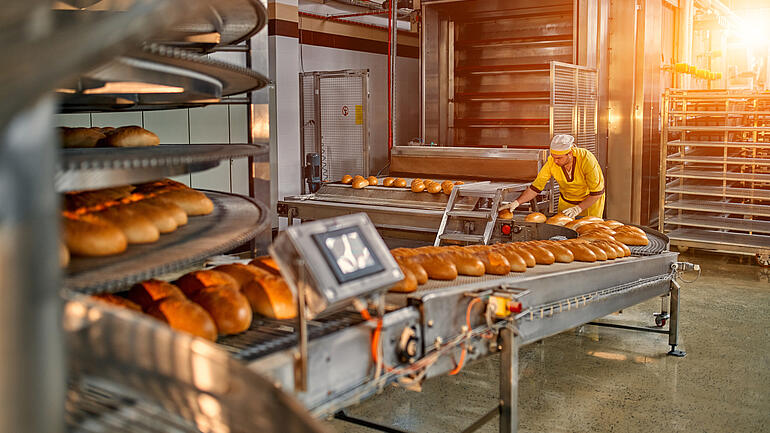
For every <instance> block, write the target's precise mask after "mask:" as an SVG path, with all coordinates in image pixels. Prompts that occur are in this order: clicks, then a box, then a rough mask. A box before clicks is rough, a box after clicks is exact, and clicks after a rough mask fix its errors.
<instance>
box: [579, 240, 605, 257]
mask: <svg viewBox="0 0 770 433" xmlns="http://www.w3.org/2000/svg"><path fill="white" fill-rule="evenodd" d="M583 246H585V247H586V248H588V249H589V250H591V251H592V252H593V253H594V254H595V255H596V260H599V261H602V262H603V261H605V260H607V253H605V252H604V250H603V249H602V248H599V247H598V246H596V245H593V244H591V243H585V244H583Z"/></svg>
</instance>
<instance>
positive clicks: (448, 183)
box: [441, 180, 454, 188]
mask: <svg viewBox="0 0 770 433" xmlns="http://www.w3.org/2000/svg"><path fill="white" fill-rule="evenodd" d="M449 185H452V186H454V184H453V183H452V181H451V180H445V181H443V182H441V188H444V187H447V186H449Z"/></svg>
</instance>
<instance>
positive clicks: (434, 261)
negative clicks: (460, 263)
mask: <svg viewBox="0 0 770 433" xmlns="http://www.w3.org/2000/svg"><path fill="white" fill-rule="evenodd" d="M413 257H415V259H416V260H417V261H418V263H419V264H420V265H422V267H423V268H424V269H425V272H427V273H428V278H430V279H431V280H454V279H455V278H457V267H456V266H455V265H454V263H452V262H450V261H449V260H447V259H442V258H439V257H435V256H431V255H427V254H421V255H418V256H413Z"/></svg>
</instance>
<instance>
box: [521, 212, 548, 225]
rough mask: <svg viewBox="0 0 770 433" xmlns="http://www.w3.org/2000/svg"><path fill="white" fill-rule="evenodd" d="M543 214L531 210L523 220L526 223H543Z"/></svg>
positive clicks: (544, 218) (544, 219)
mask: <svg viewBox="0 0 770 433" xmlns="http://www.w3.org/2000/svg"><path fill="white" fill-rule="evenodd" d="M546 219H547V218H546V217H545V215H543V214H542V213H540V212H532V213H531V214H529V215H527V216H526V218H524V221H526V222H528V223H544V222H545V221H546Z"/></svg>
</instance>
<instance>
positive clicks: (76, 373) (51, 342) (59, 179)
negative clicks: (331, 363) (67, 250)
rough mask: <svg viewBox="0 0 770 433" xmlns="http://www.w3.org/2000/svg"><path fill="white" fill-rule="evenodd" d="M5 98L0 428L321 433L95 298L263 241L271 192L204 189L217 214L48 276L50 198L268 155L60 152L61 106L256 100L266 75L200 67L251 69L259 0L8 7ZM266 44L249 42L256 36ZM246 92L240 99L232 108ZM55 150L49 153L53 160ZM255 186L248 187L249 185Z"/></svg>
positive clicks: (194, 349) (281, 404) (125, 107)
mask: <svg viewBox="0 0 770 433" xmlns="http://www.w3.org/2000/svg"><path fill="white" fill-rule="evenodd" d="M0 22H2V24H3V26H2V28H3V30H2V32H0V40H2V41H3V42H4V43H5V45H6V46H7V47H8V49H7V50H6V52H5V55H4V59H3V62H2V65H3V68H2V71H3V72H2V73H0V75H2V80H0V82H2V84H0V94H2V95H3V96H4V98H6V99H7V103H5V104H3V107H2V109H0V178H2V181H1V182H0V198H1V199H2V201H3V203H4V206H2V209H0V274H2V275H3V281H4V285H5V288H6V290H7V292H6V298H7V302H5V303H4V304H3V307H2V308H3V311H2V313H3V314H2V319H1V320H2V326H3V329H4V331H3V332H2V335H1V336H0V345H2V347H3V352H4V353H6V354H9V355H8V357H7V358H6V359H5V361H4V365H3V367H2V369H0V377H1V378H2V379H0V403H1V404H0V430H2V431H35V432H59V431H64V430H66V431H73V432H75V431H76V432H107V431H109V432H113V431H120V432H139V431H158V432H160V431H164V432H167V431H178V432H188V431H189V432H199V431H224V430H227V431H232V432H237V431H290V432H305V431H317V428H318V427H317V423H316V422H315V421H314V420H312V419H311V418H310V417H309V416H307V415H306V412H305V411H304V410H303V409H302V408H301V406H299V404H298V403H297V402H296V401H295V400H294V399H292V398H291V397H288V396H287V395H286V394H284V393H282V392H281V391H280V390H278V389H277V388H275V387H274V386H273V385H272V384H270V383H268V382H267V381H265V380H264V379H262V378H261V376H258V375H256V374H255V373H253V372H251V371H248V370H247V369H246V368H245V367H244V366H242V365H241V364H240V363H239V362H238V361H236V360H235V359H232V358H231V357H228V356H227V355H226V352H223V351H221V350H217V349H216V348H215V346H213V345H210V344H206V343H203V342H202V341H198V340H196V339H194V338H192V337H190V336H187V335H184V334H180V333H177V332H174V331H172V330H171V329H170V328H167V327H165V326H161V325H159V324H157V323H154V321H152V320H147V319H144V318H137V317H134V316H132V315H131V314H126V312H121V311H115V310H114V309H111V308H106V307H105V306H104V305H101V304H99V303H94V302H92V301H90V300H89V298H88V297H86V296H83V294H87V293H93V292H104V291H107V292H109V291H116V290H119V289H120V288H125V287H126V285H129V284H132V283H133V282H136V281H140V280H143V279H146V278H151V277H153V276H157V275H160V274H164V273H168V272H172V271H177V270H181V269H184V268H186V267H190V266H195V265H197V264H199V263H201V262H202V261H203V260H204V259H205V258H207V257H210V256H211V255H214V254H218V253H222V252H226V251H229V250H231V249H233V248H234V247H236V246H239V245H242V244H244V243H245V242H248V241H249V240H251V239H253V238H254V237H255V236H257V235H260V234H262V233H264V232H266V231H268V232H269V230H268V229H269V222H268V210H267V208H266V207H265V205H264V204H263V202H264V201H267V200H268V198H267V197H265V196H261V195H260V194H259V191H261V189H260V188H259V187H258V186H256V185H250V191H253V192H254V193H253V194H252V197H246V196H239V195H235V194H229V193H221V192H216V191H204V193H205V194H206V195H207V196H208V197H209V198H210V199H211V200H212V202H213V203H214V211H213V212H212V213H211V214H209V215H207V216H203V217H194V218H191V219H190V222H189V223H188V224H187V225H185V226H184V227H181V228H180V229H178V230H177V231H175V232H174V233H172V234H168V235H164V236H163V237H162V238H161V240H159V241H158V242H156V243H153V244H149V245H141V246H136V245H132V246H129V248H128V250H127V251H126V252H124V253H122V254H120V255H117V256H112V257H104V258H93V259H91V258H73V260H72V262H71V263H70V266H69V267H68V268H67V269H65V270H60V269H59V266H58V264H57V262H58V260H57V258H56V256H57V254H56V251H57V244H58V241H57V239H58V238H59V233H58V231H59V230H58V224H57V221H58V215H59V212H60V210H59V203H58V201H59V200H58V198H57V193H63V192H67V191H75V190H81V189H98V188H105V187H111V186H117V185H125V184H130V183H139V182H147V181H152V180H157V179H162V178H164V177H167V176H173V175H178V174H182V173H191V172H196V171H202V170H206V169H209V168H212V167H215V166H217V165H218V164H219V162H220V161H222V160H227V159H230V158H249V161H250V162H264V161H267V157H268V148H267V145H266V144H265V143H253V142H251V140H252V136H251V134H249V136H248V137H249V142H248V143H244V144H238V145H160V146H153V147H149V148H115V149H107V148H89V149H62V150H60V151H58V152H57V151H56V149H57V148H58V146H59V145H58V138H57V137H56V136H55V134H54V133H53V132H54V127H53V124H54V114H55V113H56V112H66V113H77V112H107V111H133V110H165V109H171V108H185V107H197V106H203V105H207V104H212V103H225V104H229V103H247V104H248V103H251V101H252V94H253V93H252V92H253V91H255V90H257V89H260V88H263V87H265V86H266V85H267V84H268V79H267V78H266V77H265V76H263V75H262V74H260V73H258V72H255V71H253V70H251V69H249V68H244V67H240V66H236V65H233V64H229V63H225V62H221V61H216V60H213V59H210V58H207V57H206V56H204V54H206V53H209V52H213V51H239V52H243V53H245V54H246V56H247V62H246V63H247V65H249V64H250V62H251V55H252V53H251V43H252V39H253V37H254V36H255V35H256V34H257V33H258V32H259V31H260V30H261V29H263V28H264V27H265V25H266V23H267V11H266V8H265V6H264V4H263V2H262V1H260V0H218V1H216V2H214V1H206V0H195V1H179V0H154V1H150V0H136V1H134V2H115V1H101V2H98V1H89V0H85V1H83V0H64V1H62V2H56V3H55V4H54V5H53V6H52V4H51V3H50V2H46V1H42V0H40V1H31V2H30V1H20V0H19V1H16V0H13V1H11V2H10V3H8V4H6V5H4V13H3V16H2V18H0ZM266 37H267V36H266V33H265V34H264V38H261V39H258V40H263V42H265V41H266ZM242 95H245V97H244V96H242ZM57 153H58V155H57ZM250 180H251V181H252V183H255V182H256V181H255V180H254V179H250Z"/></svg>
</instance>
